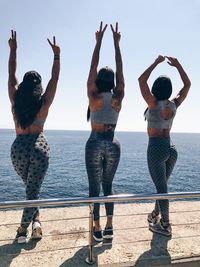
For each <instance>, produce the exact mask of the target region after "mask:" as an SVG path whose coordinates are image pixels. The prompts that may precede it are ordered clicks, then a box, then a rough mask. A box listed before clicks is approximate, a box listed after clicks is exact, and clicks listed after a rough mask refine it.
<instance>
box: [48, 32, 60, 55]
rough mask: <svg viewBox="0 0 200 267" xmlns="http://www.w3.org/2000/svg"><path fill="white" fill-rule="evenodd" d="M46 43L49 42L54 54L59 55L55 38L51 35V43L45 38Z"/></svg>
mask: <svg viewBox="0 0 200 267" xmlns="http://www.w3.org/2000/svg"><path fill="white" fill-rule="evenodd" d="M47 41H48V43H49V44H50V46H51V48H52V50H53V53H54V55H60V47H59V46H58V45H56V38H55V36H54V37H53V43H52V42H51V41H50V40H49V39H48V38H47Z"/></svg>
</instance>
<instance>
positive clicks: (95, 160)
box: [85, 132, 120, 221]
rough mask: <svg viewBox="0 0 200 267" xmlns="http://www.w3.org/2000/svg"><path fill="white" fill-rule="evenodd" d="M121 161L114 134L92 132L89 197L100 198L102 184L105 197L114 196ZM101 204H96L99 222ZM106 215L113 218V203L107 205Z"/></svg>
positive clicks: (88, 149) (88, 146)
mask: <svg viewBox="0 0 200 267" xmlns="http://www.w3.org/2000/svg"><path fill="white" fill-rule="evenodd" d="M119 159H120V145H119V142H118V141H117V140H116V139H113V133H111V134H109V133H95V132H92V133H91V135H90V138H89V139H88V141H87V143H86V148H85V161H86V168H87V174H88V180H89V196H90V197H98V196H99V194H100V185H101V183H102V187H103V192H104V196H108V195H112V182H113V178H114V175H115V172H116V170H117V166H118V163H119ZM99 207H100V205H99V203H95V204H94V220H95V221H97V220H99ZM105 207H106V215H107V216H112V215H113V210H114V204H113V203H105Z"/></svg>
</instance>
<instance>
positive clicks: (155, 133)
mask: <svg viewBox="0 0 200 267" xmlns="http://www.w3.org/2000/svg"><path fill="white" fill-rule="evenodd" d="M147 132H148V135H149V137H169V135H170V129H155V128H148V129H147Z"/></svg>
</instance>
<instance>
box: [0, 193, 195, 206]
mask: <svg viewBox="0 0 200 267" xmlns="http://www.w3.org/2000/svg"><path fill="white" fill-rule="evenodd" d="M183 198H187V199H188V198H200V191H196V192H172V193H165V194H119V195H111V196H102V197H89V198H84V197H73V198H53V199H38V200H23V201H4V202H0V209H7V208H24V207H35V206H40V207H54V206H64V205H67V204H89V203H105V202H127V201H133V200H135V201H138V200H159V199H183Z"/></svg>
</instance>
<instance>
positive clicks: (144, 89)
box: [138, 55, 165, 107]
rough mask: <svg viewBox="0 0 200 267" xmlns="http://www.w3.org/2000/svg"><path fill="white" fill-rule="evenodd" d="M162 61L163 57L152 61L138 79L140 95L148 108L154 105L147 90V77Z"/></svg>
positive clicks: (152, 98)
mask: <svg viewBox="0 0 200 267" xmlns="http://www.w3.org/2000/svg"><path fill="white" fill-rule="evenodd" d="M164 60H165V57H163V56H161V55H159V56H158V57H157V58H156V60H155V61H154V63H153V64H151V65H150V66H149V67H148V68H147V69H146V70H145V71H144V72H143V73H142V75H141V76H140V77H139V78H138V81H139V86H140V91H141V94H142V96H143V98H144V100H145V101H146V102H147V104H148V106H149V107H150V106H151V105H154V104H155V98H154V97H153V95H152V93H151V91H150V89H149V86H148V83H147V80H148V79H149V76H150V75H151V73H152V71H153V70H154V69H155V68H156V67H157V65H158V64H160V63H161V62H163V61H164Z"/></svg>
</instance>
